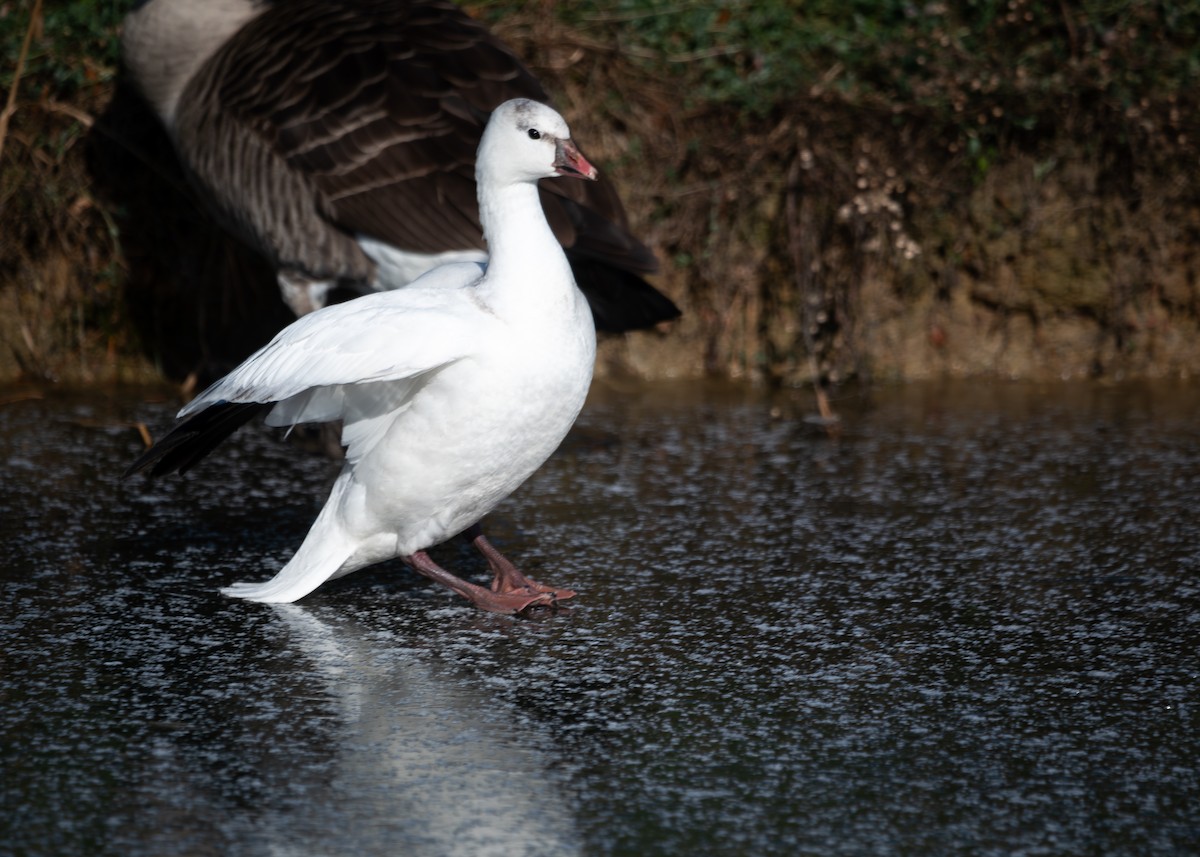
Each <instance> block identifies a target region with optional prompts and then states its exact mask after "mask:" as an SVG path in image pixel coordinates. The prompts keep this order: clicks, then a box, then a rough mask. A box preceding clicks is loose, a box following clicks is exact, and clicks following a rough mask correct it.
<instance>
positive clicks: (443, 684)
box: [258, 605, 579, 857]
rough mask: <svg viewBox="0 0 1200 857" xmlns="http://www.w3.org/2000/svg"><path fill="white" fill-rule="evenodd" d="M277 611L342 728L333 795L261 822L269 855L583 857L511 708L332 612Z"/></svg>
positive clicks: (557, 790)
mask: <svg viewBox="0 0 1200 857" xmlns="http://www.w3.org/2000/svg"><path fill="white" fill-rule="evenodd" d="M274 609H275V611H276V612H277V614H278V615H279V616H280V618H281V619H282V620H283V622H284V624H285V625H286V626H287V628H288V632H289V636H290V637H291V639H292V641H293V643H294V645H295V648H296V650H297V651H299V652H300V653H302V654H303V656H304V657H305V658H306V659H308V660H309V661H311V662H312V663H313V664H314V665H315V666H316V669H317V673H318V674H319V676H320V677H321V680H322V681H323V682H324V684H325V688H324V692H325V694H326V695H327V696H328V697H329V699H330V700H331V701H332V702H333V703H334V705H335V706H336V708H337V710H338V715H339V720H340V722H341V729H340V730H339V734H337V735H334V736H331V741H332V742H333V744H334V746H335V747H336V755H335V758H334V759H333V760H332V763H331V769H332V780H331V782H330V785H329V789H330V793H329V794H328V795H323V796H321V797H320V798H318V799H316V800H314V801H313V803H312V805H310V806H306V807H302V808H300V809H299V811H298V812H297V811H289V812H288V813H285V814H281V815H276V816H273V817H272V816H267V817H263V818H261V819H259V820H258V824H259V825H261V827H262V828H263V835H264V836H265V838H266V839H267V840H268V842H270V845H271V847H270V853H271V854H278V855H285V854H287V855H290V854H295V855H311V854H314V853H342V854H383V853H388V851H389V849H391V852H392V853H403V854H411V855H430V857H437V855H464V857H467V855H472V856H473V855H497V857H502V855H513V854H529V855H536V854H554V855H569V854H575V853H578V852H579V845H578V843H577V839H576V834H575V831H574V826H573V822H572V819H571V816H570V813H569V812H568V809H567V805H566V804H567V801H566V800H565V796H564V795H563V793H562V788H561V784H560V783H559V782H558V781H557V780H556V779H554V778H553V777H551V776H550V775H549V774H548V772H547V768H548V764H547V760H546V759H545V758H543V757H542V756H541V754H540V752H539V748H538V746H537V743H536V742H535V741H533V740H528V739H526V738H525V737H524V736H523V734H522V733H523V730H522V729H520V728H517V727H515V726H513V725H510V723H508V722H506V720H509V718H508V717H506V716H505V711H504V706H499V708H500V710H497V706H496V705H495V703H492V704H491V705H489V703H488V701H487V700H486V699H485V698H483V697H480V696H479V695H477V694H475V693H473V692H472V691H471V689H470V686H469V684H467V683H464V682H462V681H457V680H455V678H454V677H453V676H452V675H450V674H449V673H448V672H445V671H443V673H442V674H440V675H439V674H435V673H434V672H433V671H431V670H430V669H429V668H428V667H427V666H425V665H423V664H422V663H421V660H420V658H419V653H418V652H417V651H416V650H413V649H404V648H398V647H397V645H396V643H397V640H396V635H394V634H391V633H389V632H375V633H372V632H370V631H369V630H368V629H366V628H364V627H362V626H358V625H356V624H354V623H353V622H348V621H346V620H345V619H344V618H343V619H340V620H339V619H338V618H336V617H335V615H334V614H333V611H330V610H325V611H322V612H324V613H326V614H330V615H329V621H322V620H321V619H318V618H317V616H316V614H315V613H314V612H313V611H310V610H309V609H307V608H305V607H303V606H299V605H278V606H276V607H275V608H274ZM314 690H315V689H314Z"/></svg>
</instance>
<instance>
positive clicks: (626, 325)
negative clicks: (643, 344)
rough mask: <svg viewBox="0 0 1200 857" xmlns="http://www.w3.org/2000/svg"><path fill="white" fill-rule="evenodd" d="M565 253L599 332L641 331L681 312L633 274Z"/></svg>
mask: <svg viewBox="0 0 1200 857" xmlns="http://www.w3.org/2000/svg"><path fill="white" fill-rule="evenodd" d="M567 255H568V257H570V261H571V268H572V270H573V271H574V274H575V282H576V284H577V285H578V286H579V290H580V291H581V292H583V294H584V296H585V297H586V298H587V300H588V304H589V306H591V308H592V319H593V321H594V322H595V323H596V330H598V331H600V332H601V333H626V332H628V331H631V330H645V329H647V328H652V327H654V326H655V325H657V324H659V323H660V322H664V321H673V320H674V319H677V318H679V317H680V316H681V315H683V313H682V311H681V310H680V309H679V307H677V306H676V305H675V302H674V301H673V300H671V299H670V298H669V297H667V296H666V295H664V294H663V293H662V292H660V291H659V290H658V289H656V288H654V286H652V285H650V284H649V283H647V282H646V281H645V280H643V279H642V278H641V277H639V276H638V275H637V274H634V273H631V272H630V271H625V270H622V269H620V268H617V267H614V266H612V265H607V264H605V263H603V262H599V261H597V260H594V259H586V258H579V257H578V256H575V255H574V254H571V253H570V252H569V251H568V254H567Z"/></svg>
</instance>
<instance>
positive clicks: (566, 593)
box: [464, 524, 575, 601]
mask: <svg viewBox="0 0 1200 857" xmlns="http://www.w3.org/2000/svg"><path fill="white" fill-rule="evenodd" d="M464 535H465V536H466V537H467V538H469V539H470V540H471V544H473V545H475V549H476V550H477V551H479V552H480V553H481V554H483V556H484V558H485V559H486V560H487V563H488V568H490V569H491V570H492V574H493V577H492V592H501V593H525V594H533V593H546V594H548V595H551V596H553V598H554V599H555V600H556V601H561V600H563V599H566V598H573V597H574V595H575V591H574V590H573V589H563V588H561V587H557V586H546V585H545V584H542V583H538V582H537V581H536V580H534V579H533V578H532V577H526V576H525V575H524V574H523V573H522V572H521V569H519V568H517V567H516V566H515V565H513V563H512V561H511V560H510V559H509V558H508V557H506V556H505V555H504V554H502V553H500V551H498V550H496V547H495V545H493V544H492V543H491V542H489V541H488V540H487V537H486V536H484V534H483V528H482V527H480V526H479V524H475V525H474V526H473V527H471V528H470V529H468V530H467V531H466V533H464Z"/></svg>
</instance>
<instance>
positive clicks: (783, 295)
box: [0, 16, 1200, 384]
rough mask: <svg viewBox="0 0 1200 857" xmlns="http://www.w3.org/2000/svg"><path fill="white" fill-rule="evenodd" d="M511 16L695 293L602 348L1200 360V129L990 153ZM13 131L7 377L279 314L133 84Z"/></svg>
mask: <svg viewBox="0 0 1200 857" xmlns="http://www.w3.org/2000/svg"><path fill="white" fill-rule="evenodd" d="M501 35H502V36H503V37H505V38H506V39H508V40H509V41H510V43H512V44H514V45H515V46H516V48H517V50H518V51H519V52H520V53H522V55H523V56H525V57H526V58H527V59H528V61H529V62H530V64H531V65H532V66H533V68H534V69H535V71H536V72H537V73H538V74H539V75H540V76H541V77H542V78H543V80H545V81H546V83H547V85H548V88H549V89H550V90H551V91H552V92H554V93H555V94H556V96H557V98H558V101H559V104H560V106H562V107H563V109H564V112H565V113H566V114H567V116H568V119H569V120H570V121H571V123H572V127H573V129H574V131H575V136H576V137H577V139H579V140H581V141H584V142H585V148H586V150H587V152H588V154H589V157H592V158H593V160H596V161H597V162H599V163H601V164H603V165H605V166H606V168H607V169H608V171H609V172H610V173H611V174H612V175H614V176H615V177H616V180H617V182H618V184H619V185H620V187H621V189H622V193H623V195H624V198H625V200H626V203H627V207H628V209H629V211H630V215H631V218H632V220H633V222H634V224H635V226H636V228H637V230H638V231H639V233H640V234H642V235H643V236H645V237H646V238H647V240H648V241H649V243H651V245H652V246H654V247H655V249H656V250H657V251H658V252H659V255H660V258H661V259H662V261H663V271H662V274H661V275H660V276H659V278H658V283H659V284H660V285H661V287H662V288H663V289H664V290H665V291H666V292H668V293H669V294H670V295H671V296H672V297H673V298H674V299H675V300H676V301H677V302H678V303H679V305H680V306H681V307H682V308H683V309H684V312H685V315H684V318H683V319H682V320H681V321H680V322H677V323H675V324H673V325H672V326H671V327H670V328H668V329H666V330H663V331H659V332H652V333H646V334H633V335H629V336H626V337H622V338H620V339H613V340H610V341H608V342H606V343H605V344H604V346H603V348H602V357H603V364H602V370H603V371H607V372H611V373H631V374H635V375H638V376H642V377H649V378H664V377H696V376H700V375H705V374H717V375H727V376H733V377H740V378H753V379H761V380H766V381H771V382H778V383H783V384H796V383H802V382H806V381H808V380H810V379H811V378H812V377H813V375H814V374H815V375H818V376H820V377H821V378H823V379H824V380H826V381H830V382H834V383H836V382H839V381H842V380H845V379H848V378H850V377H854V376H858V377H869V378H888V379H892V378H894V379H912V378H929V377H939V376H954V377H976V376H982V377H1001V378H1017V377H1019V378H1039V379H1045V378H1084V377H1160V376H1173V377H1186V376H1190V375H1192V374H1195V373H1197V372H1200V284H1198V282H1197V280H1198V277H1200V249H1198V248H1200V186H1198V180H1197V174H1196V163H1197V159H1196V149H1195V145H1196V141H1197V140H1200V127H1197V128H1194V129H1193V128H1192V127H1190V126H1188V127H1172V128H1170V129H1164V128H1163V127H1161V123H1160V127H1159V128H1158V130H1159V131H1161V132H1162V133H1160V134H1157V136H1155V135H1146V134H1143V135H1142V136H1138V135H1137V134H1129V133H1123V134H1119V135H1114V134H1109V133H1100V131H1102V130H1103V129H1102V128H1099V127H1098V126H1097V124H1096V123H1097V122H1099V121H1103V117H1101V119H1100V120H1097V119H1095V118H1092V119H1087V117H1084V118H1083V119H1081V118H1080V117H1064V118H1063V122H1062V125H1061V127H1057V128H1054V129H1051V130H1050V131H1048V132H1046V131H1043V133H1040V134H1038V135H1036V136H1030V135H1025V136H1024V137H1022V136H1020V135H1016V136H1014V137H1013V138H1011V139H1006V140H1001V141H997V142H996V144H995V145H994V146H993V147H992V148H991V149H989V150H988V151H987V152H985V153H984V154H983V155H981V154H980V153H979V152H978V151H974V152H971V151H967V150H965V149H964V148H963V147H962V145H961V142H960V141H959V140H958V139H956V138H955V137H954V136H953V135H951V134H947V132H946V129H945V127H943V126H942V125H939V124H938V122H936V121H932V120H930V119H929V118H928V117H923V116H922V115H920V114H919V113H911V112H910V113H901V112H897V111H896V110H895V109H891V108H889V106H888V105H874V106H868V107H863V105H861V104H850V103H848V102H847V101H846V100H845V99H844V98H839V97H838V96H837V95H836V93H832V92H830V91H823V90H822V89H821V87H820V86H819V85H817V84H814V83H812V82H805V83H803V84H801V85H797V87H796V90H795V92H794V94H793V95H792V96H791V97H789V98H787V99H785V100H784V101H782V102H780V103H779V104H777V105H776V106H775V107H774V108H773V109H771V110H768V111H765V112H762V113H758V114H754V115H750V114H746V113H740V112H738V111H735V110H733V109H731V108H729V107H727V106H711V105H710V106H707V107H699V108H689V109H685V108H683V107H682V106H681V104H682V99H681V98H680V93H679V92H678V91H677V89H676V88H675V84H673V83H671V82H670V81H669V80H668V79H666V78H654V77H652V76H650V77H648V76H647V75H645V73H644V69H643V67H642V66H639V65H637V64H635V63H631V62H629V61H628V58H627V57H624V56H623V55H622V54H621V52H620V50H619V48H618V46H617V45H616V44H615V43H599V42H597V41H595V40H594V39H590V38H585V37H582V36H580V34H578V33H577V32H574V31H571V30H569V29H567V28H564V27H561V26H558V25H554V24H553V23H552V22H546V21H540V22H539V21H536V20H534V19H533V18H532V17H526V18H521V17H520V16H517V17H514V18H512V19H511V20H510V22H509V23H508V24H507V25H504V27H503V29H502V32H501ZM1171 121H1173V122H1175V124H1176V125H1179V124H1180V122H1182V123H1183V124H1184V125H1186V124H1187V122H1189V121H1191V122H1192V124H1193V125H1195V124H1196V121H1200V120H1196V119H1195V117H1193V118H1192V119H1191V120H1188V119H1187V118H1186V116H1185V117H1184V119H1183V120H1179V119H1178V117H1176V119H1174V120H1171ZM1168 131H1169V133H1168ZM8 137H9V138H8V140H7V149H6V153H5V156H4V163H3V165H2V170H0V200H2V201H3V208H2V209H0V381H8V380H12V379H15V378H18V377H34V378H54V379H61V380H64V381H97V380H122V379H125V380H145V379H148V378H154V377H162V376H165V377H167V378H169V379H171V380H181V379H183V378H186V377H187V376H188V375H189V374H191V373H195V372H201V373H205V374H211V373H214V372H219V371H223V370H224V369H227V368H229V367H230V366H231V365H233V363H235V362H236V361H237V360H239V359H240V358H241V357H242V356H244V355H245V354H247V353H249V351H250V350H252V349H253V348H254V347H255V346H256V345H257V344H259V343H260V342H262V341H263V340H265V339H266V338H267V337H268V336H269V335H270V333H271V332H272V331H273V330H274V329H276V328H277V327H278V326H279V325H281V324H283V323H286V321H287V318H288V316H287V314H286V310H284V308H283V307H282V304H280V303H279V301H278V297H277V294H278V293H277V289H276V287H275V284H274V280H273V277H272V276H271V274H270V272H269V271H268V270H267V269H266V267H265V265H263V263H261V262H260V261H259V260H257V259H255V258H254V257H253V256H252V255H251V254H250V253H248V252H247V251H245V250H244V249H242V248H241V247H240V246H238V245H237V244H236V243H235V242H233V241H232V240H230V239H228V238H226V237H225V236H224V235H223V233H222V232H221V231H220V230H219V228H217V227H216V226H214V225H213V224H212V223H211V221H210V220H209V219H208V218H207V217H206V216H205V215H204V214H203V213H202V212H201V211H200V210H199V209H198V208H197V207H196V205H195V204H194V201H193V199H192V197H191V195H190V193H189V192H188V190H187V188H186V183H185V182H184V180H183V178H182V175H181V173H180V171H179V168H178V166H177V165H176V164H175V163H174V161H173V159H172V157H171V155H170V147H169V145H168V142H167V140H166V137H165V135H163V134H162V132H161V130H160V129H158V127H157V126H156V125H155V123H154V120H153V118H152V117H151V116H150V115H149V114H148V112H147V111H146V110H145V109H144V108H143V107H142V106H141V104H140V102H138V101H137V99H136V97H135V96H133V95H132V94H131V93H129V92H127V91H125V90H124V89H122V88H118V89H117V91H115V93H114V90H113V88H112V87H111V86H108V85H98V86H96V87H92V88H90V89H88V90H87V92H86V94H85V95H84V96H80V97H78V98H76V99H75V100H74V101H73V102H72V103H70V104H65V103H62V102H60V101H58V100H57V99H56V98H55V97H54V95H53V93H52V92H43V94H42V97H41V98H40V100H33V101H27V102H24V103H21V104H20V105H19V109H18V111H17V113H16V114H15V115H14V117H13V119H12V123H11V125H10V127H9V131H8ZM1114 140H1115V141H1116V142H1114ZM1164 141H1165V142H1164Z"/></svg>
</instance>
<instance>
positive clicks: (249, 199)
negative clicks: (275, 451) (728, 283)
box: [123, 0, 679, 331]
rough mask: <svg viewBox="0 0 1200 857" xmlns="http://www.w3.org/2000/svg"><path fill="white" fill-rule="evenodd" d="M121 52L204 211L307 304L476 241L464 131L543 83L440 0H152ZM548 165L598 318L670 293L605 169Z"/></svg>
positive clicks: (555, 206) (477, 129)
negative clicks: (582, 178)
mask: <svg viewBox="0 0 1200 857" xmlns="http://www.w3.org/2000/svg"><path fill="white" fill-rule="evenodd" d="M123 47H124V56H125V63H126V66H127V68H128V70H129V72H130V73H131V76H132V78H133V80H134V82H135V84H136V85H137V86H138V88H139V89H140V91H141V92H142V93H143V94H144V95H145V97H146V99H147V101H149V103H150V104H151V106H152V107H153V108H154V110H155V112H156V113H157V114H158V116H159V118H160V119H161V120H162V122H163V124H164V125H165V126H166V128H167V129H168V131H169V132H170V134H171V137H172V139H173V140H174V143H175V147H176V150H177V152H178V153H179V156H180V159H181V161H182V162H183V163H184V165H185V167H186V168H187V170H188V172H189V174H190V176H191V178H192V180H193V182H194V184H195V185H196V186H197V187H198V188H199V190H200V192H201V195H202V196H203V197H204V198H205V202H206V204H207V205H208V207H209V208H210V209H212V211H213V213H214V214H215V215H216V216H217V217H218V218H219V219H220V220H221V222H222V223H224V224H225V226H226V227H227V228H229V229H230V230H231V231H232V232H233V233H234V234H236V235H238V236H239V237H240V238H241V239H242V240H243V241H245V242H246V243H248V244H249V245H250V246H252V247H254V248H256V249H257V250H258V251H259V252H260V253H262V254H263V255H264V256H265V257H266V258H267V259H269V260H270V261H271V263H272V264H273V265H274V267H275V270H276V271H277V273H278V279H279V284H280V288H281V290H282V292H283V295H284V298H285V300H286V301H287V302H288V304H289V305H290V306H291V307H292V309H293V310H294V311H295V312H296V313H297V315H301V314H304V313H305V312H308V311H310V310H312V309H315V308H317V307H320V306H322V305H323V304H324V303H325V296H326V293H327V292H328V290H329V289H330V288H333V287H335V286H349V287H350V288H352V289H355V290H357V291H360V292H366V291H371V290H378V289H388V288H396V287H399V286H403V285H405V284H406V283H408V282H409V281H410V280H412V279H414V278H415V277H416V276H418V275H419V274H421V273H422V272H424V271H425V270H427V269H429V268H432V267H434V266H436V265H438V264H441V263H445V262H452V261H482V260H483V259H485V258H486V256H485V253H484V249H483V248H484V244H483V237H482V230H481V227H480V223H479V210H478V205H477V202H476V194H475V181H474V179H475V176H474V169H475V167H474V161H475V148H476V146H477V144H478V142H479V138H480V135H481V133H482V131H483V127H484V125H485V124H486V123H487V119H488V116H489V114H490V112H491V111H492V109H494V108H495V107H496V106H498V105H499V104H500V103H501V102H503V101H505V100H507V99H509V98H514V97H521V98H530V99H534V100H539V101H546V100H548V98H547V95H546V92H545V90H544V89H543V88H542V86H541V85H540V84H539V83H538V81H537V80H536V79H535V78H534V76H533V75H532V73H530V71H529V70H528V69H526V68H525V67H524V65H522V63H521V62H520V60H519V59H517V57H516V56H515V55H514V54H513V53H512V51H511V50H510V49H509V48H507V47H506V46H505V45H504V43H503V42H501V41H500V40H499V39H497V38H496V37H495V36H494V35H492V34H491V33H490V32H489V31H488V30H487V28H486V27H484V26H483V25H482V24H481V23H479V22H477V21H475V20H473V19H472V18H470V17H469V16H467V15H466V14H465V13H464V12H463V11H462V10H461V9H459V8H458V7H457V6H455V5H454V4H453V3H449V2H444V0H343V2H338V0H288V2H270V0H206V2H201V0H149V2H145V3H143V4H141V5H140V6H138V7H137V8H136V9H135V10H134V11H133V12H131V13H130V14H129V16H128V17H127V18H126V20H125V31H124V36H123ZM564 185H568V183H566V182H559V183H543V186H542V187H541V188H540V194H541V199H542V205H543V207H544V209H545V211H546V216H547V219H548V220H549V222H550V225H551V228H552V229H553V231H554V234H555V235H556V236H557V238H558V239H559V241H560V242H561V243H562V245H563V248H564V250H565V251H566V254H567V258H568V260H569V261H570V263H571V266H572V269H573V270H574V273H575V278H576V280H577V282H578V284H579V287H580V289H581V290H582V291H583V292H584V294H585V295H586V296H587V298H588V303H589V304H590V306H591V308H592V313H593V316H594V319H595V323H596V327H597V328H598V329H600V330H607V331H623V330H631V329H636V328H642V327H649V326H652V325H654V324H656V323H657V322H659V321H663V320H666V319H671V318H675V317H677V316H678V315H679V310H678V309H677V308H676V306H675V305H674V304H673V303H672V302H671V301H670V299H668V298H667V297H666V296H664V295H662V294H661V293H660V292H658V291H657V290H655V289H654V288H653V287H652V286H650V285H649V284H648V283H646V282H645V280H643V279H642V275H644V274H649V273H652V272H653V271H655V270H656V268H657V261H656V260H655V258H654V255H653V253H651V251H650V250H649V248H647V247H646V246H645V245H644V244H642V243H641V242H640V241H638V240H637V239H636V238H634V237H633V236H632V235H631V234H630V233H629V231H628V229H627V220H626V217H625V212H624V209H623V208H622V206H621V202H620V199H619V198H618V197H617V194H616V192H615V191H614V189H613V187H612V185H611V184H608V183H606V182H604V181H600V182H587V183H582V182H579V183H570V185H569V186H564Z"/></svg>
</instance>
